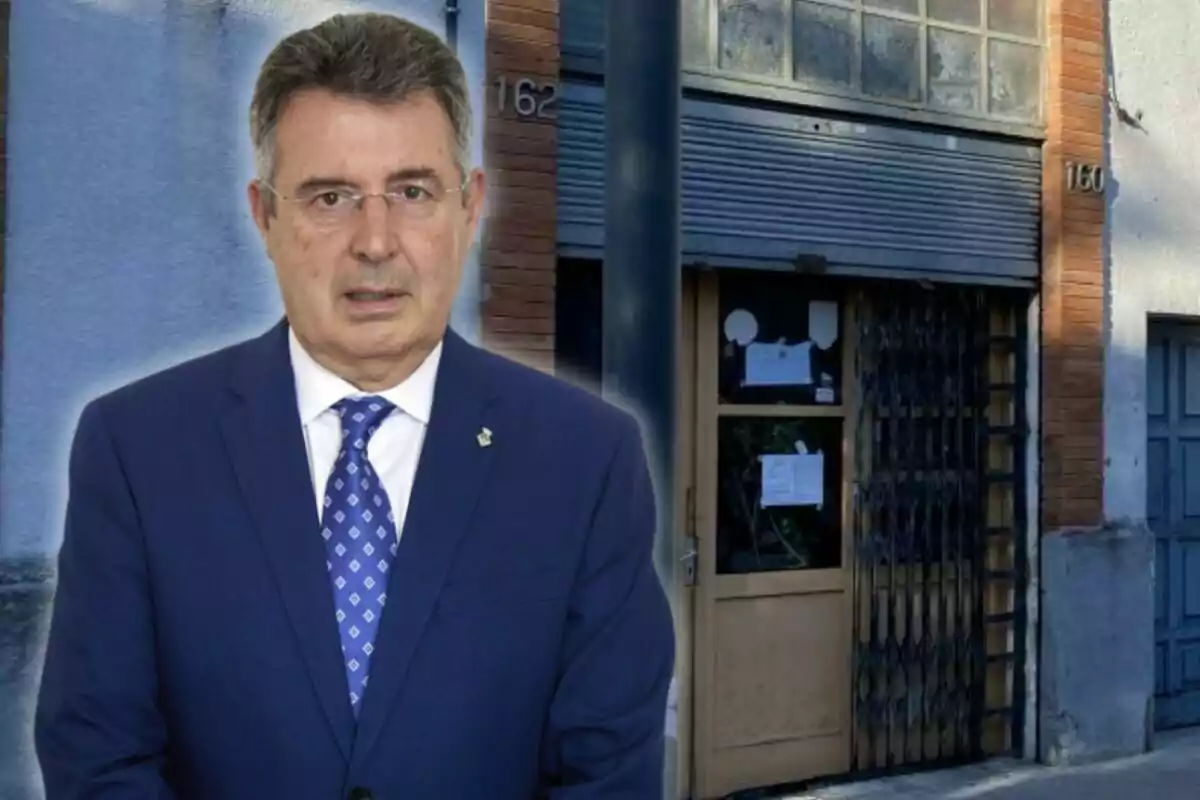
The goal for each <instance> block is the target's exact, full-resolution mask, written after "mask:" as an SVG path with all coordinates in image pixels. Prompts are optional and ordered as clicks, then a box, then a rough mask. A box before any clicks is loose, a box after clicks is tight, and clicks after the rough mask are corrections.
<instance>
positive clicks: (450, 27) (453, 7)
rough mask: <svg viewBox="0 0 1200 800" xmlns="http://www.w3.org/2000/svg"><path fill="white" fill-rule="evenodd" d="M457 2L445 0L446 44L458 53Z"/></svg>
mask: <svg viewBox="0 0 1200 800" xmlns="http://www.w3.org/2000/svg"><path fill="white" fill-rule="evenodd" d="M458 10H459V9H458V0H446V6H445V11H446V43H447V44H449V45H450V49H451V50H453V51H454V52H456V53H457V52H458Z"/></svg>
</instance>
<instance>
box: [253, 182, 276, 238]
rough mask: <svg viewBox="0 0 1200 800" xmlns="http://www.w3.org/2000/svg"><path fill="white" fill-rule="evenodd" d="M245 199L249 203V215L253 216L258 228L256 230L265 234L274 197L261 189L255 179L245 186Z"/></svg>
mask: <svg viewBox="0 0 1200 800" xmlns="http://www.w3.org/2000/svg"><path fill="white" fill-rule="evenodd" d="M246 200H247V201H248V202H249V204H250V216H252V217H254V224H255V226H256V227H257V228H258V232H259V233H260V234H262V235H263V236H266V235H267V227H268V226H269V224H270V220H271V212H272V208H271V205H272V201H273V200H274V198H273V197H271V195H270V193H269V192H266V191H263V187H262V185H261V184H260V183H259V182H258V180H257V179H256V180H252V181H250V183H249V184H248V185H247V186H246Z"/></svg>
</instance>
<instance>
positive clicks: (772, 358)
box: [745, 342, 812, 386]
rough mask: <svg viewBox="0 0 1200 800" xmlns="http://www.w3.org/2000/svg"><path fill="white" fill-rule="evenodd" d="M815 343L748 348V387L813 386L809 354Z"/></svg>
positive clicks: (759, 343) (754, 344) (760, 343)
mask: <svg viewBox="0 0 1200 800" xmlns="http://www.w3.org/2000/svg"><path fill="white" fill-rule="evenodd" d="M811 349H812V342H801V343H800V344H792V345H788V344H768V343H766V342H755V343H753V344H751V345H750V346H748V347H747V348H746V381H745V385H746V386H807V385H809V384H811V383H812V365H811V363H810V361H809V357H808V352H809V350H811Z"/></svg>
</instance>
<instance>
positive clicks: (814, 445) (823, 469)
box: [716, 416, 842, 574]
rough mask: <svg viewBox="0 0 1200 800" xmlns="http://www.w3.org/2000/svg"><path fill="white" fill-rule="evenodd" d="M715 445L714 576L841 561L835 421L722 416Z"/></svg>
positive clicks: (837, 423)
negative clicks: (715, 546)
mask: <svg viewBox="0 0 1200 800" xmlns="http://www.w3.org/2000/svg"><path fill="white" fill-rule="evenodd" d="M717 447H718V454H719V455H718V459H717V461H718V465H717V469H718V472H717V541H716V545H717V563H716V567H717V572H718V573H719V574H730V573H747V572H774V571H779V570H794V569H832V568H837V567H840V566H841V561H842V558H841V542H842V420H841V419H840V418H836V417H804V418H781V417H732V416H724V417H721V418H720V420H719V422H718V425H717ZM772 457H773V458H772Z"/></svg>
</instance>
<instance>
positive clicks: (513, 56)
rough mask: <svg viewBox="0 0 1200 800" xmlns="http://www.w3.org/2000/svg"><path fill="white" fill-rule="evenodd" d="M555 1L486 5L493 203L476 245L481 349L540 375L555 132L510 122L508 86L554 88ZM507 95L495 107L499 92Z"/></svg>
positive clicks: (550, 300) (553, 230)
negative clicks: (503, 84)
mask: <svg viewBox="0 0 1200 800" xmlns="http://www.w3.org/2000/svg"><path fill="white" fill-rule="evenodd" d="M558 3H559V0H488V3H487V70H486V72H487V81H488V86H487V119H486V121H485V123H484V151H485V159H486V161H485V166H486V168H487V171H488V174H489V177H490V186H489V188H490V190H491V197H492V201H491V203H490V216H489V219H488V221H487V226H486V230H485V233H484V240H483V253H482V259H481V261H482V264H483V281H484V285H483V298H484V299H483V307H482V309H481V314H482V331H483V341H484V344H485V345H486V346H488V347H489V348H491V349H493V350H495V351H497V352H501V353H504V354H506V355H509V356H512V357H514V358H517V359H518V360H520V361H522V362H524V363H526V364H529V365H531V366H535V367H538V368H541V369H545V370H551V369H553V365H554V283H555V277H554V276H555V262H556V257H555V243H556V239H557V214H556V206H555V203H556V197H557V192H556V189H555V181H556V172H557V170H556V159H557V129H556V126H555V121H554V120H553V119H550V118H546V119H541V118H530V117H521V116H518V115H517V113H516V111H515V108H514V104H513V94H512V91H511V87H512V85H513V84H514V83H515V82H516V81H518V80H520V79H521V78H530V79H533V80H536V81H544V82H547V83H557V81H558V77H559V15H558V10H559V9H558ZM502 79H503V80H505V81H507V83H508V86H509V87H510V91H509V92H508V94H507V96H506V98H505V102H504V108H503V109H501V108H500V93H499V89H498V84H499V82H500V81H501V80H502Z"/></svg>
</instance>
